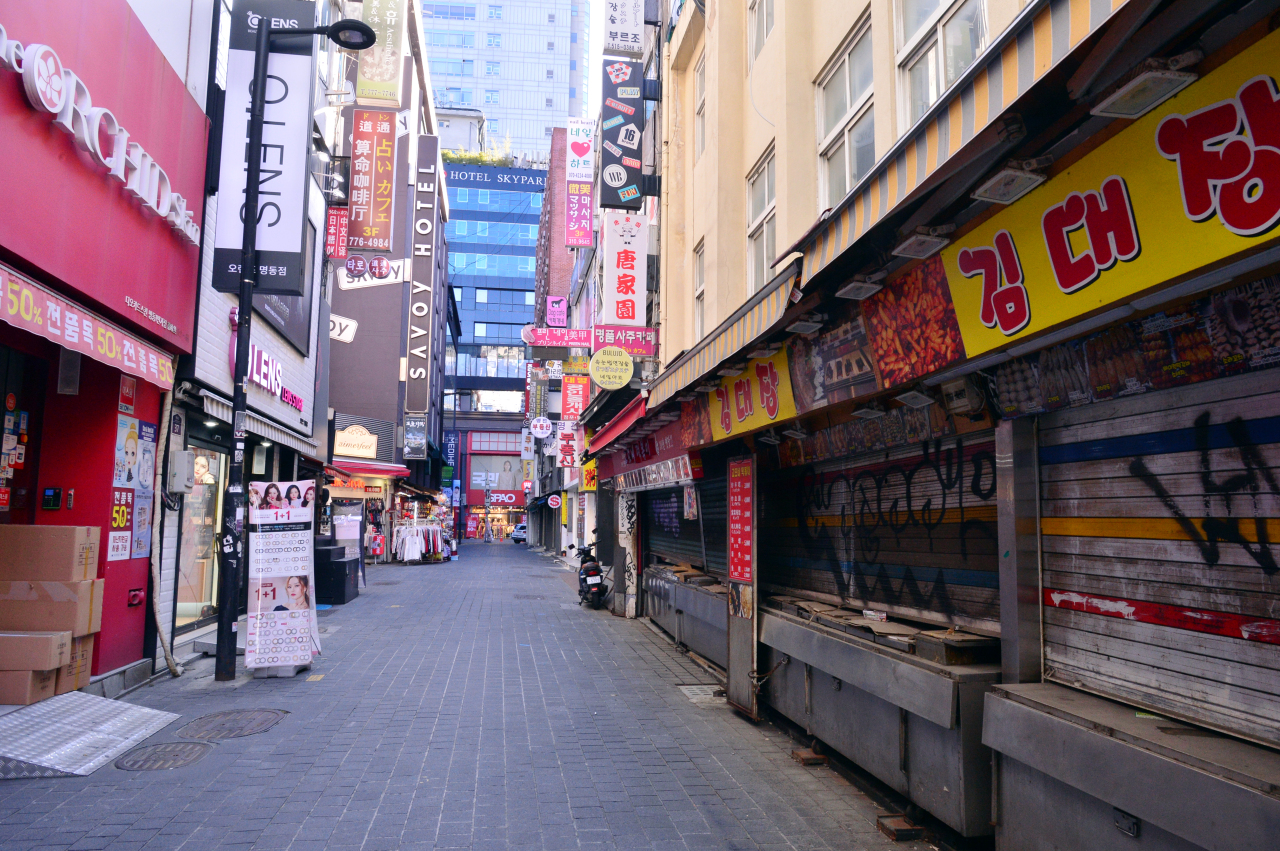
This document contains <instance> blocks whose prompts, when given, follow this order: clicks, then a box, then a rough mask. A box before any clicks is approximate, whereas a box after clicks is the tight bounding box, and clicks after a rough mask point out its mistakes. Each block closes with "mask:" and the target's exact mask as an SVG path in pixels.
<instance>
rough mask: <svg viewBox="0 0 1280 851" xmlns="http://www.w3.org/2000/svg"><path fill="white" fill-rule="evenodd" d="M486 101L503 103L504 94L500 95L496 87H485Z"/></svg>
mask: <svg viewBox="0 0 1280 851" xmlns="http://www.w3.org/2000/svg"><path fill="white" fill-rule="evenodd" d="M484 102H485V103H502V95H500V94H499V93H498V91H497V90H496V89H485V93H484Z"/></svg>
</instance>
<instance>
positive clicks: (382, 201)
mask: <svg viewBox="0 0 1280 851" xmlns="http://www.w3.org/2000/svg"><path fill="white" fill-rule="evenodd" d="M353 121H354V125H355V128H354V130H353V132H352V135H351V192H350V198H351V201H350V206H349V207H348V211H349V218H350V222H349V224H348V231H347V247H348V248H350V249H356V250H362V251H390V250H391V219H392V215H391V214H392V210H391V206H392V203H393V201H394V197H395V195H394V187H395V172H396V116H395V113H392V112H372V111H369V110H364V109H358V110H356V111H355V116H354V119H353Z"/></svg>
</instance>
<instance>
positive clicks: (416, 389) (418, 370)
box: [404, 135, 456, 412]
mask: <svg viewBox="0 0 1280 851" xmlns="http://www.w3.org/2000/svg"><path fill="white" fill-rule="evenodd" d="M417 153H418V156H417V159H416V160H415V162H416V163H417V165H416V168H417V171H416V172H415V173H414V183H413V188H414V193H413V198H414V204H413V234H412V237H413V280H412V281H411V282H410V284H409V336H408V349H409V350H408V352H407V355H408V362H409V371H408V373H407V375H408V380H407V383H406V385H405V394H404V409H405V410H406V411H421V412H425V411H429V410H431V329H432V324H433V323H432V318H433V315H434V311H435V282H436V254H435V246H436V227H437V225H438V224H439V221H440V215H439V209H438V208H439V198H440V174H439V172H438V171H437V168H436V166H437V164H438V160H439V159H440V139H439V138H438V137H436V136H427V135H422V136H419V137H418V152H417ZM441 286H444V284H443V283H442V284H441ZM455 403H456V400H455Z"/></svg>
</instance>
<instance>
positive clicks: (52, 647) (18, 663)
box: [0, 632, 71, 671]
mask: <svg viewBox="0 0 1280 851" xmlns="http://www.w3.org/2000/svg"><path fill="white" fill-rule="evenodd" d="M69 661H71V633H70V632H0V671H52V670H53V669H54V668H61V667H62V666H63V665H65V664H67V662H69Z"/></svg>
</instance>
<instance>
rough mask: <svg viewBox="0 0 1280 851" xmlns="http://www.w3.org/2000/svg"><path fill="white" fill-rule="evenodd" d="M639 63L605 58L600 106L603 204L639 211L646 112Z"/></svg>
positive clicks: (616, 208)
mask: <svg viewBox="0 0 1280 851" xmlns="http://www.w3.org/2000/svg"><path fill="white" fill-rule="evenodd" d="M643 77H644V69H643V66H641V64H640V63H639V62H611V61H609V60H605V65H604V75H603V77H602V78H601V86H602V87H603V88H602V89H601V91H602V92H603V98H602V100H601V105H600V140H599V145H600V206H601V207H604V208H605V209H615V210H639V209H640V207H641V204H642V199H641V197H640V177H641V167H642V162H643V161H642V153H641V150H640V140H641V137H642V136H643V135H644V126H645V112H644V100H643V99H642V97H641V95H642V92H643V89H644V80H643Z"/></svg>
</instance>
